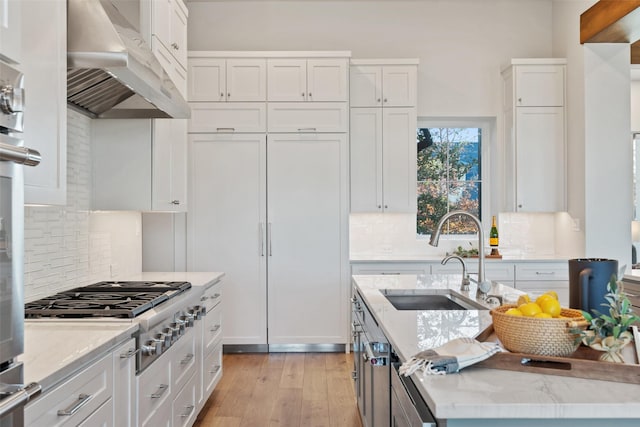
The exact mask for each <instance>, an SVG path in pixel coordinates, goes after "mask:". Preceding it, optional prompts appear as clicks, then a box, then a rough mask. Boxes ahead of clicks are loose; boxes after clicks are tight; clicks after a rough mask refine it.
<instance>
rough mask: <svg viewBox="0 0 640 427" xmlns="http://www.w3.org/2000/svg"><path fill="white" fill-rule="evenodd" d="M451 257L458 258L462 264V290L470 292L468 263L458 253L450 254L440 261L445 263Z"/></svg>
mask: <svg viewBox="0 0 640 427" xmlns="http://www.w3.org/2000/svg"><path fill="white" fill-rule="evenodd" d="M450 259H457V260H458V261H460V263H461V264H462V283H461V284H460V290H461V291H462V292H469V274H467V265H466V264H465V263H464V260H463V259H462V257H460V256H458V255H449V256H447V257H446V258H444V259H443V260H442V262H440V264H442V265H445V264H446V263H447V262H449V260H450Z"/></svg>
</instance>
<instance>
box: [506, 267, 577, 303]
mask: <svg viewBox="0 0 640 427" xmlns="http://www.w3.org/2000/svg"><path fill="white" fill-rule="evenodd" d="M515 287H516V289H518V290H521V291H523V292H527V293H528V294H530V295H533V296H537V295H539V294H543V293H545V292H547V291H555V292H556V293H557V294H558V300H559V301H560V304H561V305H562V306H563V307H569V264H568V263H567V262H566V261H562V262H527V263H524V262H523V263H517V264H516V286H515Z"/></svg>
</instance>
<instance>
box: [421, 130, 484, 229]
mask: <svg viewBox="0 0 640 427" xmlns="http://www.w3.org/2000/svg"><path fill="white" fill-rule="evenodd" d="M482 139H483V127H482V126H477V125H475V126H464V125H462V124H460V125H459V126H456V127H444V126H442V127H440V126H429V124H427V123H419V127H418V130H417V144H418V147H417V148H418V167H417V170H418V196H417V197H418V213H417V232H418V234H423V235H424V234H431V233H432V231H433V230H434V228H435V226H436V224H437V223H438V221H439V220H440V218H441V217H442V216H443V215H444V214H446V213H447V212H449V211H452V210H464V211H467V212H470V213H472V214H474V215H476V216H477V217H478V218H480V219H482V209H481V207H482V173H481V172H482V171H481V165H482V163H481V153H482ZM476 232H477V230H476V228H475V225H474V224H473V223H472V222H471V221H460V222H458V221H449V224H447V225H446V226H445V227H444V229H443V230H442V233H443V234H475V233H476Z"/></svg>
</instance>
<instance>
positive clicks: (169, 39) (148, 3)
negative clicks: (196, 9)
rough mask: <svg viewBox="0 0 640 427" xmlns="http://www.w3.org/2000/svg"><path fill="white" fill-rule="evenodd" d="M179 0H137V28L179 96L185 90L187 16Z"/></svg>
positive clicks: (184, 92)
mask: <svg viewBox="0 0 640 427" xmlns="http://www.w3.org/2000/svg"><path fill="white" fill-rule="evenodd" d="M188 14H189V11H188V9H187V7H186V6H185V4H184V2H183V1H182V0H141V1H140V31H141V33H142V35H143V37H145V38H146V41H147V42H148V43H149V44H150V45H151V50H152V51H153V53H154V54H155V55H156V57H157V58H158V61H160V64H162V67H163V68H164V69H165V71H166V72H167V74H169V77H170V78H171V80H172V81H173V83H174V84H175V85H176V87H177V88H178V90H179V91H180V93H181V94H182V95H183V96H186V90H187V17H188Z"/></svg>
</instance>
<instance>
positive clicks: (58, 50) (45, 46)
mask: <svg viewBox="0 0 640 427" xmlns="http://www.w3.org/2000/svg"><path fill="white" fill-rule="evenodd" d="M2 3H5V5H6V6H7V7H8V9H7V8H5V7H2V6H1V4H2ZM20 6H21V7H22V16H23V17H24V18H23V19H22V32H23V33H22V43H23V49H22V64H21V65H20V70H21V71H22V72H23V73H24V75H25V109H26V111H28V114H26V115H25V118H24V127H25V131H24V135H23V136H24V140H25V145H27V146H28V147H30V148H34V149H36V150H38V151H39V152H40V154H41V155H42V161H41V163H40V164H39V165H38V166H36V167H25V168H24V176H25V178H24V179H25V190H24V193H25V195H24V198H25V203H29V204H44V205H65V204H66V201H67V105H66V101H65V100H66V92H67V74H66V68H67V31H66V27H67V24H66V22H67V13H66V10H67V2H66V1H64V0H33V1H9V0H2V1H1V2H0V15H1V14H4V13H9V14H10V15H12V16H13V14H14V13H15V10H16V8H18V10H19V7H20ZM12 19H13V20H12V21H9V22H5V21H4V20H3V19H1V18H0V28H3V30H2V33H0V44H2V46H3V49H1V50H0V51H1V52H3V53H4V52H5V50H4V44H5V41H6V39H5V29H6V27H4V25H11V27H10V28H11V31H9V32H8V33H9V34H13V33H14V32H17V33H18V35H19V33H20V27H19V26H18V27H17V28H14V27H13V26H14V25H15V24H16V23H19V22H20V15H18V16H17V17H15V16H14V17H13V18H12Z"/></svg>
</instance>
